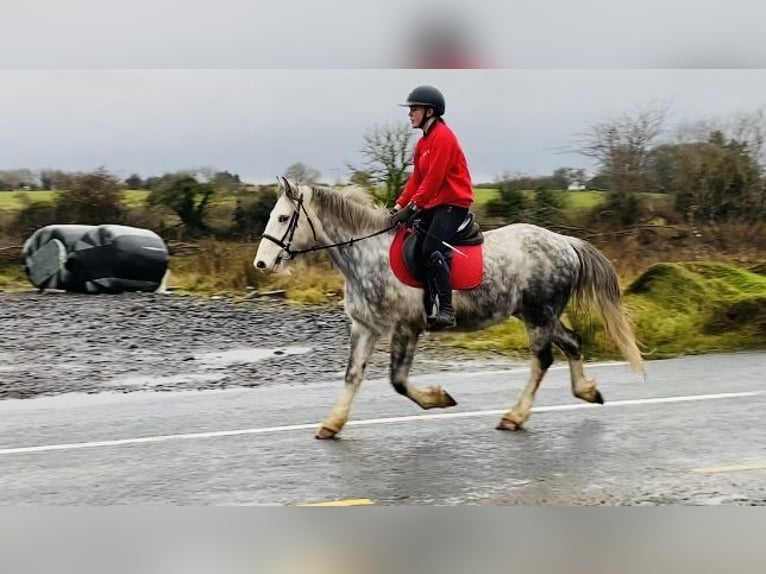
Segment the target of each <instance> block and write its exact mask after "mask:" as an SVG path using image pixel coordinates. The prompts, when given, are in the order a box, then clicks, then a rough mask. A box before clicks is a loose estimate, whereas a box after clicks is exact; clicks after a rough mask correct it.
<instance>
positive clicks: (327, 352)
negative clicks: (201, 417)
mask: <svg viewBox="0 0 766 574" xmlns="http://www.w3.org/2000/svg"><path fill="white" fill-rule="evenodd" d="M348 327H349V320H348V318H347V317H346V315H345V314H344V313H343V310H342V309H341V308H339V307H337V308H336V307H330V308H327V307H309V306H303V305H294V304H290V303H288V302H286V301H283V300H280V299H278V298H269V297H260V298H251V299H245V300H233V299H229V298H212V299H211V298H197V297H189V296H182V295H179V294H174V293H164V294H149V293H123V294H119V295H79V294H73V293H64V292H45V293H37V292H36V291H29V292H18V293H0V337H1V339H0V340H1V341H2V343H1V344H0V398H4V399H5V398H31V397H36V396H43V395H56V394H62V393H70V392H84V393H98V392H124V393H127V392H136V391H156V392H163V391H164V392H167V391H179V390H204V389H222V388H231V387H254V386H260V385H273V384H280V383H285V382H289V383H314V382H320V381H327V382H332V383H334V384H342V380H343V372H344V370H345V367H346V362H347V359H348ZM387 352H388V346H387V343H386V342H385V341H381V342H380V343H379V344H378V346H377V349H376V351H375V353H374V355H373V358H372V360H371V361H370V363H369V366H368V369H367V374H366V377H367V378H377V377H385V376H386V375H387V369H388V361H389V359H388V355H387ZM524 364H525V363H524V362H523V361H519V360H518V359H512V358H508V357H504V356H502V355H498V354H496V353H489V352H488V353H477V352H473V351H472V352H465V351H460V350H457V349H453V348H449V347H446V346H443V345H440V343H439V341H438V339H437V338H436V337H428V336H426V337H425V338H424V339H423V341H422V342H421V345H420V347H419V350H418V353H417V355H416V360H415V364H414V366H413V374H422V373H434V372H440V371H449V370H454V369H456V368H460V369H466V368H469V369H471V370H483V369H487V370H496V369H500V368H510V367H517V366H519V365H524Z"/></svg>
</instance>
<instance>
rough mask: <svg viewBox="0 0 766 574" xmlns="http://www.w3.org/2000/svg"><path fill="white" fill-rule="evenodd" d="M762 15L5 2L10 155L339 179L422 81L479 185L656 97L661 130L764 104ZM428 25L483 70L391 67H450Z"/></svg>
mask: <svg viewBox="0 0 766 574" xmlns="http://www.w3.org/2000/svg"><path fill="white" fill-rule="evenodd" d="M764 21H766V2H763V0H727V1H726V2H718V3H704V2H699V1H698V0H642V1H641V2H636V1H635V0H578V1H577V2H572V1H570V0H537V1H536V2H534V3H532V2H519V1H507V2H497V1H496V0H471V1H470V2H467V1H461V0H385V1H374V0H373V1H368V2H357V1H356V0H328V1H324V2H314V1H312V0H288V1H284V2H273V1H269V2H266V1H265V0H260V1H258V0H195V1H194V2H188V1H187V0H131V2H123V1H117V0H66V1H65V2H64V1H61V0H3V2H2V8H1V9H0V22H1V23H2V26H1V28H2V32H1V33H0V150H2V153H1V154H0V169H15V168H29V169H33V170H38V169H44V168H53V169H63V170H91V169H95V168H96V167H98V166H104V167H106V168H107V169H109V170H111V171H113V172H115V173H117V174H119V175H121V176H127V175H130V174H131V173H133V172H136V173H139V174H140V175H142V176H148V175H159V174H162V173H165V172H168V171H176V170H182V169H196V168H200V167H211V168H213V169H220V170H229V171H232V172H236V173H238V174H239V175H240V176H241V177H242V178H244V179H245V180H247V181H264V182H270V181H273V179H274V176H275V175H277V174H281V173H282V172H283V171H284V169H285V168H286V167H287V166H289V165H290V164H292V163H294V162H297V161H301V162H303V163H305V164H307V165H309V166H311V167H314V168H316V169H318V170H320V172H321V173H322V174H323V176H324V177H325V178H326V179H328V180H334V179H336V178H338V177H343V176H346V175H347V172H346V169H345V167H344V166H345V165H346V164H347V163H354V164H358V163H359V162H360V160H361V158H360V155H359V149H360V147H361V145H362V138H363V135H364V133H365V131H366V130H367V129H369V128H371V127H373V126H374V125H376V124H378V125H381V124H386V123H390V122H397V121H400V122H406V113H405V110H404V109H403V108H399V107H397V105H396V104H397V103H399V102H401V101H402V100H403V98H404V97H405V96H406V94H407V92H408V91H409V90H410V89H411V88H413V87H414V86H416V85H418V84H422V83H430V84H433V85H435V86H437V87H438V88H440V89H441V90H442V91H443V92H444V94H445V96H446V99H447V116H446V117H447V120H448V122H449V123H450V124H451V125H452V126H453V127H454V129H455V131H456V132H457V134H458V137H459V138H460V140H461V141H462V143H463V146H464V148H465V152H466V155H467V156H468V160H469V165H470V168H471V171H472V173H473V176H474V180H475V181H476V182H482V181H489V180H491V179H493V178H494V177H496V176H498V175H500V174H502V173H505V172H511V173H513V172H523V173H530V174H543V173H550V172H551V171H552V170H554V169H555V168H557V167H560V166H571V167H587V165H586V164H585V163H584V161H583V159H582V158H581V157H578V156H576V155H561V154H559V153H557V150H560V149H561V148H562V147H565V146H567V145H568V144H571V143H572V141H573V138H574V136H575V134H576V133H577V132H579V131H581V130H582V129H585V128H587V126H588V125H591V124H592V123H593V122H595V121H600V120H605V119H607V118H609V117H610V116H612V115H615V114H620V113H623V112H629V111H631V110H633V109H635V107H636V106H641V105H647V104H648V103H649V102H651V101H652V100H660V101H665V102H667V103H668V104H669V105H670V112H671V113H670V117H669V125H673V124H674V123H677V122H679V121H682V120H695V119H704V118H708V117H710V116H722V117H726V116H729V115H730V114H733V113H735V112H738V111H742V112H750V111H754V110H755V109H756V108H757V107H759V106H761V105H764V104H766V35H765V34H763V32H762V28H763V22H764ZM433 38H436V39H437V40H439V50H438V53H439V56H442V57H444V55H445V46H446V47H447V48H450V47H451V48H453V49H457V60H455V59H454V58H452V59H450V58H447V60H449V61H448V62H447V63H446V65H447V66H449V64H450V62H452V63H453V65H455V62H457V63H458V64H460V62H462V66H458V67H474V68H492V69H483V70H482V69H475V70H422V69H421V70H417V69H400V68H415V67H420V68H429V67H430V68H434V67H439V66H440V65H442V67H443V66H444V65H445V63H444V61H443V59H442V61H441V62H440V64H433V63H428V62H429V61H432V60H431V59H427V60H424V58H425V57H426V55H427V54H428V51H427V50H426V45H432V43H430V42H426V40H427V39H431V40H432V39H433ZM432 55H433V54H432ZM424 62H425V63H424ZM465 62H467V63H465ZM713 68H718V70H715V69H713ZM418 134H419V132H418Z"/></svg>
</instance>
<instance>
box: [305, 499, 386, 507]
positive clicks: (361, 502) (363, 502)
mask: <svg viewBox="0 0 766 574" xmlns="http://www.w3.org/2000/svg"><path fill="white" fill-rule="evenodd" d="M374 504H375V503H374V502H373V501H372V500H370V499H369V498H349V499H348V500H330V501H327V502H307V503H304V504H298V505H297V506H370V505H374Z"/></svg>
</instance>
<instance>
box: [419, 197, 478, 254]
mask: <svg viewBox="0 0 766 574" xmlns="http://www.w3.org/2000/svg"><path fill="white" fill-rule="evenodd" d="M467 216H468V208H466V207H455V206H454V205H437V206H436V207H434V208H432V209H429V210H426V211H423V212H422V213H420V214H418V216H417V218H418V219H420V220H421V226H422V228H423V229H425V230H426V231H427V232H428V233H426V234H425V237H423V243H422V246H421V248H420V255H421V258H422V259H421V261H423V262H426V263H427V262H428V261H429V260H430V259H431V254H432V253H434V252H435V251H439V252H440V253H441V254H442V255H444V258H445V259H446V260H447V261H448V262H449V261H451V259H452V258H451V255H452V251H451V250H450V248H449V247H447V246H446V245H444V244H443V243H442V241H446V242H447V243H451V241H452V238H453V237H454V236H455V234H456V233H457V228H458V227H460V224H461V223H463V221H465V218H466V217H467Z"/></svg>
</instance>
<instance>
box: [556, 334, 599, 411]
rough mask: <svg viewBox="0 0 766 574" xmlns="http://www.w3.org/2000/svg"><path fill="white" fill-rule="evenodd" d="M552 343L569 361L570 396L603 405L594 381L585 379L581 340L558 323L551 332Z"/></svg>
mask: <svg viewBox="0 0 766 574" xmlns="http://www.w3.org/2000/svg"><path fill="white" fill-rule="evenodd" d="M553 342H554V343H555V344H556V346H557V347H558V348H559V349H561V350H562V351H563V352H564V354H565V355H566V357H567V360H568V361H569V373H570V375H571V378H572V394H573V395H574V396H575V397H577V398H578V399H582V400H584V401H587V402H589V403H599V404H603V403H604V397H602V396H601V393H600V392H599V390H598V388H597V387H596V381H595V380H593V379H588V378H586V377H585V370H584V367H583V360H582V352H581V348H582V338H581V337H580V335H578V334H577V333H575V332H574V331H572V330H571V329H568V328H567V327H565V326H564V325H563V324H562V323H561V321H558V322H557V324H556V328H555V329H554V331H553Z"/></svg>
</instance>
